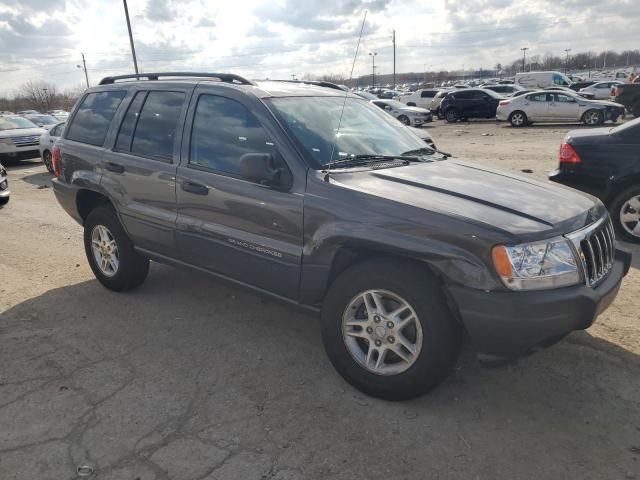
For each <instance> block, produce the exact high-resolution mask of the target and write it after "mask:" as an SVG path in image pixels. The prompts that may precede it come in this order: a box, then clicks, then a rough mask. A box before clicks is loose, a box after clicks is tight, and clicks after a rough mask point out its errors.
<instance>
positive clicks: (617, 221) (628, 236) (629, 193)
mask: <svg viewBox="0 0 640 480" xmlns="http://www.w3.org/2000/svg"><path fill="white" fill-rule="evenodd" d="M634 197H640V186H634V187H630V188H627V189H626V190H624V191H623V192H621V193H620V194H618V196H617V197H616V198H614V199H613V201H612V202H611V203H610V205H609V213H610V215H611V220H612V221H613V226H614V227H615V229H616V233H617V234H618V235H619V236H620V237H622V238H624V239H625V240H627V241H629V242H633V243H640V235H638V236H636V235H634V234H632V233H631V232H629V231H628V230H627V228H629V229H632V228H635V227H634V224H633V222H627V224H626V227H627V228H625V227H624V226H623V225H622V220H621V218H620V215H621V214H622V213H624V212H623V209H624V211H627V212H630V209H629V207H626V208H625V204H626V203H627V202H628V201H629V200H630V199H632V198H634ZM635 211H638V210H637V209H636V210H635ZM638 213H640V211H638ZM639 223H640V222H639Z"/></svg>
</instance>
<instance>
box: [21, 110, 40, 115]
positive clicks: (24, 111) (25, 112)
mask: <svg viewBox="0 0 640 480" xmlns="http://www.w3.org/2000/svg"><path fill="white" fill-rule="evenodd" d="M31 113H40V112H39V111H37V110H20V111H19V112H18V115H27V114H31Z"/></svg>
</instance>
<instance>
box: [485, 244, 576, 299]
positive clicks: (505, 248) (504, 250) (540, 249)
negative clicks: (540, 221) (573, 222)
mask: <svg viewBox="0 0 640 480" xmlns="http://www.w3.org/2000/svg"><path fill="white" fill-rule="evenodd" d="M491 256H492V258H493V264H494V265H495V268H496V272H498V275H500V278H502V281H503V282H504V284H505V285H506V286H507V287H509V288H511V289H512V290H541V289H545V288H557V287H566V286H569V285H576V284H578V283H580V273H579V272H578V265H577V261H576V256H575V254H574V253H573V249H572V248H571V245H570V244H569V241H568V240H566V239H565V238H562V237H558V238H554V239H551V240H545V241H541V242H532V243H523V244H520V245H496V246H495V247H493V249H492V250H491Z"/></svg>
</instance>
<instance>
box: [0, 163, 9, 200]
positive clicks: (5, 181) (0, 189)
mask: <svg viewBox="0 0 640 480" xmlns="http://www.w3.org/2000/svg"><path fill="white" fill-rule="evenodd" d="M10 195H11V192H10V191H9V178H8V175H7V170H6V169H5V168H4V166H3V165H2V163H0V205H6V204H7V203H9V197H10Z"/></svg>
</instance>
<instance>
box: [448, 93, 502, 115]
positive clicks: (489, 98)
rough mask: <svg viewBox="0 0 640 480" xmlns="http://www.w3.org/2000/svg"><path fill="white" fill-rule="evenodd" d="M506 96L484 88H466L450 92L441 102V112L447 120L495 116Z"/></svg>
mask: <svg viewBox="0 0 640 480" xmlns="http://www.w3.org/2000/svg"><path fill="white" fill-rule="evenodd" d="M504 98H505V97H504V96H502V95H500V94H498V93H496V92H494V91H492V90H485V89H483V88H465V89H461V90H455V91H453V92H450V93H448V94H447V95H446V96H445V97H444V98H443V99H442V102H441V103H440V113H441V114H442V115H444V118H445V119H446V120H447V122H450V123H453V122H457V121H458V120H466V119H468V118H493V117H495V116H496V110H497V109H498V104H499V103H500V100H504Z"/></svg>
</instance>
